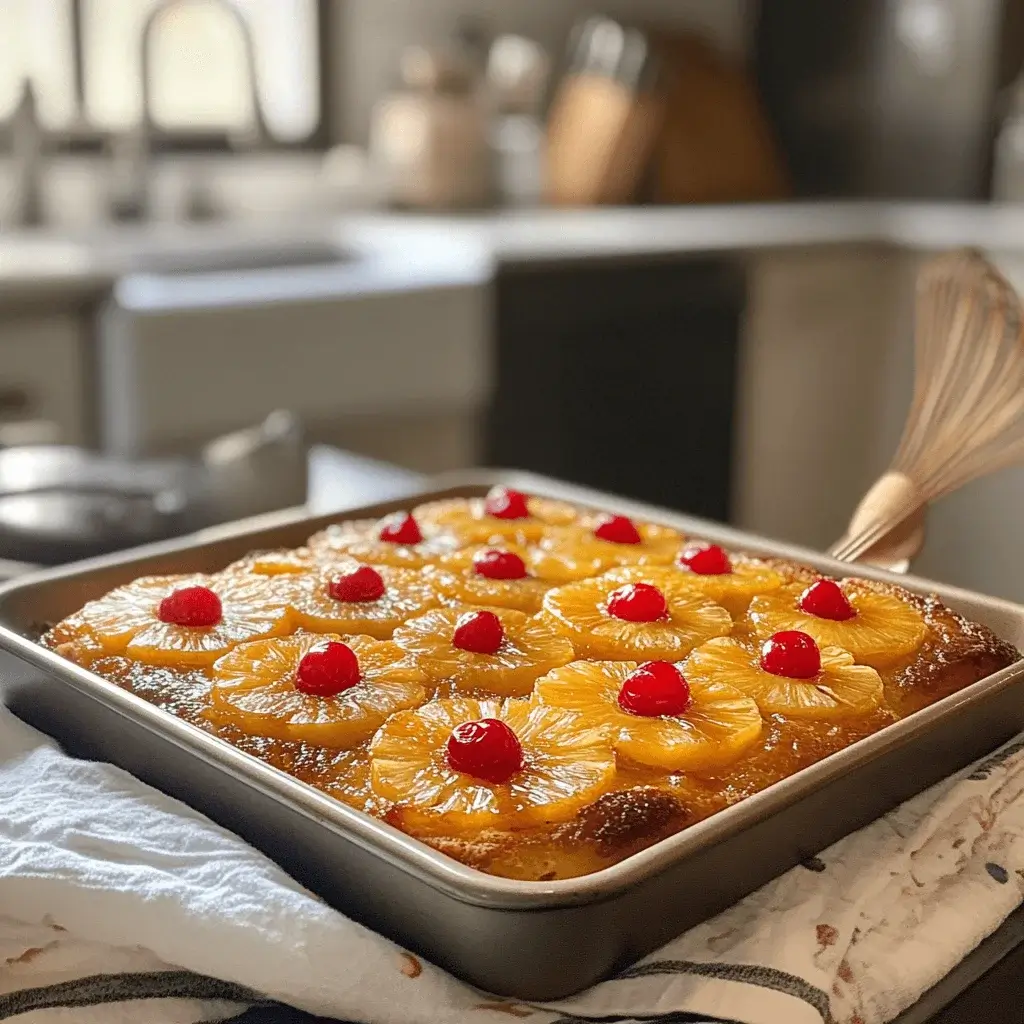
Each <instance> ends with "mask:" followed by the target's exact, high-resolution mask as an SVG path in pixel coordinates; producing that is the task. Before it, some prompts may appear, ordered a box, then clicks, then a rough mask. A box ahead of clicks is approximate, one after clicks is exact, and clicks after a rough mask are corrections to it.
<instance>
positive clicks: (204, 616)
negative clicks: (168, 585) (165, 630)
mask: <svg viewBox="0 0 1024 1024" xmlns="http://www.w3.org/2000/svg"><path fill="white" fill-rule="evenodd" d="M223 615H224V609H223V608H222V607H221V603H220V598H219V597H218V596H217V595H216V594H215V593H214V592H213V591H212V590H211V589H210V588H209V587H181V588H180V589H179V590H174V591H172V592H171V593H170V594H168V595H167V596H166V597H165V598H164V599H163V600H162V601H161V602H160V607H159V608H158V609H157V617H158V618H159V619H160V621H161V622H167V623H169V624H170V625H172V626H192V627H194V628H204V627H209V626H216V625H217V623H218V622H220V620H221V618H222V617H223Z"/></svg>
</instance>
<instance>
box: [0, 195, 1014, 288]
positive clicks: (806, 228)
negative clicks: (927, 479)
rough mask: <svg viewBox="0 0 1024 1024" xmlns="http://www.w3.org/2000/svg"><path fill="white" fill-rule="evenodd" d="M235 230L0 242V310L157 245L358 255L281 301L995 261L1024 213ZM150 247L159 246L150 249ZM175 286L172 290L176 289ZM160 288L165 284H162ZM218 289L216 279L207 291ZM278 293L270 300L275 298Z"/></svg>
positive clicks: (12, 237)
mask: <svg viewBox="0 0 1024 1024" xmlns="http://www.w3.org/2000/svg"><path fill="white" fill-rule="evenodd" d="M281 223H283V224H285V225H286V226H283V227H282V226H279V225H275V224H274V223H264V224H261V225H260V226H259V227H258V228H254V227H247V226H244V225H240V224H237V223H227V224H218V225H194V226H193V225H180V226H160V227H148V228H147V227H125V228H118V227H109V228H105V229H104V230H103V231H102V232H96V233H95V234H93V235H78V236H75V237H69V236H63V235H59V234H54V233H47V232H43V231H40V232H32V233H29V232H16V231H14V232H7V233H5V234H4V236H3V237H2V239H0V301H4V300H8V301H17V300H49V299H53V298H54V297H56V296H63V297H67V298H69V299H81V298H87V297H89V296H97V297H98V296H100V295H102V294H103V293H104V292H106V291H108V290H109V289H110V288H111V287H112V286H113V284H114V283H115V282H116V281H118V280H122V279H124V278H126V277H134V276H136V274H137V269H138V268H137V266H136V263H137V260H136V258H135V257H136V253H137V252H138V249H139V247H144V248H145V250H146V251H147V252H150V251H152V247H153V246H154V245H157V246H158V247H163V248H164V249H169V250H174V251H176V252H180V253H186V252H188V251H194V252H202V251H203V250H204V249H205V248H206V247H208V246H212V245H219V246H224V245H238V246H242V245H244V246H252V247H259V246H263V247H265V248H266V249H267V250H268V251H273V250H274V249H275V247H279V246H280V245H282V244H284V243H286V242H289V241H291V242H292V243H294V244H298V243H301V242H306V241H312V242H319V241H323V240H324V239H338V240H341V242H342V244H344V245H347V246H351V247H352V248H353V249H354V251H355V253H356V255H362V256H366V257H368V258H365V259H362V260H360V259H357V260H354V261H352V262H351V263H349V264H345V265H341V266H339V267H326V268H325V267H323V266H306V267H302V266H296V265H291V266H286V267H276V268H265V269H262V270H260V271H259V274H260V278H261V281H260V287H259V289H258V291H259V293H260V294H262V295H264V296H265V297H273V292H274V288H275V287H276V288H278V289H281V290H283V294H284V295H285V296H286V297H293V296H294V295H295V294H297V293H298V294H303V293H304V289H306V288H307V287H308V288H309V289H311V290H312V292H314V293H315V292H317V291H322V290H323V289H328V290H330V291H332V293H335V294H336V293H337V290H338V289H343V290H352V291H360V290H362V291H365V290H367V289H369V290H379V289H385V290H386V289H390V288H401V287H405V286H407V285H410V284H411V286H416V285H428V286H429V284H430V283H431V282H434V281H437V280H438V279H439V277H440V279H444V277H445V276H446V275H448V276H452V275H454V276H455V277H457V278H459V279H461V280H465V279H466V278H467V277H469V278H474V277H476V278H479V279H480V280H481V281H486V280H487V278H488V277H489V274H490V270H491V269H492V267H493V264H494V263H500V264H520V263H539V262H546V261H556V262H558V261H566V260H577V259H589V258H611V259H616V258H617V259H633V258H641V257H648V256H657V255H677V254H688V253H693V254H710V253H749V252H757V251H764V250H772V249H803V248H810V247H818V246H850V245H880V246H891V247H896V248H900V249H907V250H921V251H927V250H934V249H944V248H955V247H958V246H964V245H971V246H977V247H980V248H983V249H986V250H992V251H997V252H1014V251H1020V250H1022V249H1024V205H1020V206H1003V207H1000V206H991V205H982V204H931V203H863V202H855V203H833V202H823V203H793V204H771V205H733V206H720V207H699V206H694V207H636V208H632V207H631V208H616V209H602V210H564V211H563V210H537V211H521V212H520V211H503V212H496V213H487V214H481V215H460V216H455V215H453V216H419V215H400V214H392V213H361V214H352V215H344V216H338V217H335V218H333V219H327V220H326V221H323V220H322V221H320V222H317V223H311V222H310V223H295V222H291V221H287V222H281ZM154 239H155V241H154ZM143 276H144V277H145V279H146V282H147V287H146V288H144V289H143V290H142V292H137V291H133V292H131V294H132V295H135V296H136V297H137V298H138V299H139V300H140V301H155V302H159V301H167V302H170V303H177V302H185V301H190V300H191V299H192V298H193V296H194V297H195V298H197V299H198V300H200V301H204V302H205V301H213V297H214V296H215V295H216V296H218V297H219V298H218V301H220V302H231V301H235V300H236V299H237V301H245V300H246V298H251V297H252V294H251V293H252V291H253V290H252V288H251V285H250V284H249V283H248V282H247V281H246V280H244V279H245V278H246V277H247V275H246V274H244V273H232V274H225V273H218V274H216V276H217V278H218V280H217V282H216V288H213V287H205V288H204V287H202V285H201V283H200V282H199V281H198V279H199V278H200V277H209V276H211V275H209V274H206V273H204V274H180V273H179V274H175V275H167V274H146V275H143ZM172 276H173V277H174V280H173V281H170V280H169V279H170V278H171V277H172ZM158 283H159V287H158ZM210 284H211V285H212V284H213V282H210ZM268 286H269V287H270V292H267V290H266V289H267V287H268Z"/></svg>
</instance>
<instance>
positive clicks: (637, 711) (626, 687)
mask: <svg viewBox="0 0 1024 1024" xmlns="http://www.w3.org/2000/svg"><path fill="white" fill-rule="evenodd" d="M692 700H693V697H692V695H691V694H690V684H689V683H688V682H687V681H686V680H685V679H684V678H683V673H682V672H680V671H679V669H677V668H676V667H675V665H673V664H672V663H671V662H670V661H649V662H647V664H646V665H641V666H640V667H639V668H638V669H636V671H634V672H630V674H629V675H628V676H626V678H625V679H624V680H623V681H622V689H620V690H619V707H620V708H622V710H623V711H628V712H629V713H630V714H632V715H643V716H644V717H645V718H657V717H658V716H659V715H681V714H682V713H683V712H684V711H685V710H686V709H687V708H688V707H689V706H690V704H691V702H692Z"/></svg>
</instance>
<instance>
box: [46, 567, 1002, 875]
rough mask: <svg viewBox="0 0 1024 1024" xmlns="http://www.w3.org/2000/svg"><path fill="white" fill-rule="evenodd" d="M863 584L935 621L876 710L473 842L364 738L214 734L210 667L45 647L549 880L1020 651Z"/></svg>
mask: <svg viewBox="0 0 1024 1024" xmlns="http://www.w3.org/2000/svg"><path fill="white" fill-rule="evenodd" d="M779 567H780V568H783V567H784V569H785V572H786V575H787V576H789V577H790V578H794V577H796V578H800V577H802V576H803V575H804V574H805V573H806V574H807V575H808V576H810V575H811V574H810V571H809V570H804V569H803V568H802V567H798V566H794V565H792V564H791V563H780V564H779ZM858 585H859V586H865V585H867V586H877V587H878V588H879V589H883V590H886V591H888V592H890V593H893V592H895V593H898V594H899V596H900V597H902V598H903V599H904V600H907V601H909V602H912V603H914V604H915V605H916V606H917V607H919V608H920V610H921V612H922V614H923V615H924V617H925V621H926V623H927V626H928V632H927V635H926V638H925V642H924V644H923V646H922V648H921V649H920V650H919V651H918V652H917V654H916V655H914V656H913V657H912V658H909V659H905V660H903V661H902V662H897V663H895V664H893V665H891V666H889V667H888V668H887V669H884V670H882V671H881V676H882V679H883V681H884V684H885V703H884V704H883V705H882V706H881V707H880V708H879V709H877V710H876V711H874V712H872V713H871V714H869V715H864V716H860V717H856V718H850V719H848V720H846V721H843V722H839V723H835V724H829V723H825V722H820V721H810V722H808V721H803V722H798V721H793V720H787V719H785V718H783V717H781V716H779V715H773V716H771V717H770V718H769V719H768V720H767V721H766V723H765V730H764V733H763V742H762V744H761V745H760V746H758V747H756V748H755V749H754V750H753V752H752V753H749V754H747V755H745V756H744V757H742V758H741V759H740V760H738V761H735V762H733V763H732V764H730V765H728V766H727V767H726V768H724V769H722V770H720V771H719V772H717V773H715V774H698V773H687V774H683V773H678V774H673V775H665V774H664V773H657V772H654V771H652V770H651V769H647V768H644V767H642V766H640V765H635V764H630V763H628V762H622V761H620V768H619V776H620V780H621V783H620V785H619V786H618V787H617V789H616V790H615V791H614V792H611V793H607V794H605V795H604V796H603V797H601V798H599V799H598V800H596V801H595V802H594V803H593V804H591V805H590V806H589V807H586V808H584V809H583V810H581V811H580V812H579V814H578V815H577V816H576V817H575V818H574V819H573V820H571V821H570V822H568V823H566V824H562V825H559V826H553V827H540V828H532V829H528V830H522V831H516V832H486V833H481V834H479V835H475V836H472V837H465V836H452V835H448V834H442V833H437V832H431V831H424V830H423V829H422V828H415V827H412V826H411V825H410V823H408V822H406V821H403V819H402V811H401V808H400V807H397V806H391V805H389V804H388V803H387V802H386V801H382V800H380V799H378V798H377V797H375V796H374V795H373V793H372V792H371V790H370V785H369V777H368V776H369V771H368V769H369V765H368V756H367V749H366V745H363V746H362V747H359V748H357V749H355V750H352V751H347V752H342V751H334V750H326V749H323V748H317V747H312V746H309V745H307V744H304V743H284V742H281V741H278V740H271V739H265V738H261V737H256V736H250V735H246V734H243V733H241V732H239V731H237V730H233V729H226V728H219V729H217V730H215V729H214V727H213V725H212V724H211V723H210V722H209V721H208V720H207V718H206V717H205V711H206V708H207V706H208V700H209V691H210V679H209V676H208V675H207V674H206V672H205V671H203V670H191V671H182V670H175V669H168V668H153V667H151V666H147V665H142V664H139V663H136V662H132V661H129V660H127V659H125V658H123V657H100V658H97V657H96V651H95V649H94V648H93V649H91V650H90V648H89V647H88V646H83V645H82V644H81V643H80V640H81V634H77V635H76V634H75V633H73V632H72V633H68V632H65V631H64V630H63V629H62V627H61V626H58V627H56V628H55V629H54V630H52V631H51V632H50V633H49V634H47V635H46V637H44V638H43V643H45V644H46V645H47V646H50V647H53V648H54V649H56V650H58V651H60V652H61V653H63V654H65V655H66V656H68V657H70V658H71V659H72V660H74V661H77V662H79V663H87V664H88V667H90V668H91V669H92V670H93V671H94V672H95V673H97V674H98V675H100V676H103V677H104V678H106V679H108V680H109V681H110V682H112V683H115V684H116V685H118V686H120V687H122V688H124V689H126V690H129V691H131V692H132V693H134V694H136V695H137V696H139V697H142V698H143V699H145V700H147V701H149V702H150V703H152V704H155V705H156V706H158V707H160V708H163V709H164V710H166V711H168V712H170V713H171V714H174V715H177V716H178V717H180V718H183V719H185V720H186V721H188V722H191V723H192V724H193V725H196V726H198V727H199V728H201V729H204V730H205V731H207V732H211V733H214V732H216V735H218V736H219V737H220V738H221V739H222V740H225V741H227V742H229V743H232V744H234V745H235V746H236V747H237V748H239V749H240V750H242V751H244V752H246V753H248V754H250V755H252V756H253V757H257V758H259V759H260V760H261V761H264V762H266V763H267V764H269V765H272V766H273V767H275V768H278V769H280V770H281V771H284V772H287V773H288V774H289V775H292V776H294V777H295V778H298V779H300V780H301V781H303V782H306V783H308V784H309V785H311V786H314V787H315V788H317V789H319V790H321V791H323V792H324V793H328V794H330V795H331V796H333V797H335V798H337V799H339V800H342V801H344V802H345V803H346V804H349V805H350V806H352V807H355V808H357V809H359V810H361V811H364V812H366V813H368V814H372V815H375V816H376V817H378V818H381V819H383V820H385V821H388V822H390V823H391V824H394V825H396V826H397V827H399V828H402V829H403V830H404V831H406V832H408V833H410V834H412V835H415V836H416V837H417V838H419V839H421V840H422V841H423V842H426V843H428V844H429V845H430V846H433V847H434V848H435V849H437V850H440V851H441V852H443V853H446V854H448V855H450V856H452V857H455V858H456V859H458V860H460V861H462V862H464V863H466V864H469V865H471V866H473V867H476V868H479V869H481V870H483V871H486V872H489V873H491V874H495V875H501V876H504V877H508V878H517V879H525V880H533V881H539V880H542V881H547V880H552V879H556V878H573V877H578V876H580V875H584V874H588V873H590V872H592V871H597V870H599V869H601V868H604V867H608V866H609V865H611V864H614V863H617V862H618V861H621V860H623V859H624V858H626V857H628V856H630V855H631V854H633V853H636V852H638V851H639V850H642V849H644V848H646V847H648V846H651V845H653V844H654V843H656V842H658V841H660V840H662V839H664V838H666V837H667V836H669V835H672V834H673V833H676V832H678V831H680V830H681V829H683V828H685V827H686V826H687V825H690V824H692V823H694V822H696V821H700V820H701V819H703V818H706V817H708V816H709V815H711V814H714V813H715V812H716V811H719V810H721V809H723V808H725V807H728V806H730V805H731V804H734V803H736V802H737V801H739V800H742V799H744V798H745V797H747V796H750V795H751V794H753V793H757V792H759V791H760V790H763V789H765V788H767V787H768V786H770V785H772V783H774V782H777V781H779V780H781V779H783V778H786V777H787V776H789V775H792V774H794V773H795V772H797V771H799V770H800V769H802V768H806V767H807V766H808V765H811V764H814V763H815V762H816V761H820V760H821V759H822V758H825V757H827V756H828V755H829V754H833V753H835V752H837V751H839V750H841V749H843V748H844V747H847V746H849V745H850V744H851V743H854V742H855V741H857V740H859V739H862V738H863V737H865V736H869V735H871V734H872V733H874V732H877V731H878V730H879V729H882V728H884V727H885V726H887V725H889V724H891V723H893V722H895V721H898V720H899V719H901V718H904V717H906V716H907V715H909V714H911V713H913V712H914V711H917V710H919V709H920V708H923V707H926V706H927V705H929V704H932V703H934V702H935V701H937V700H940V699H941V698H943V697H946V696H948V695H949V694H951V693H954V692H956V691H957V690H960V689H962V688H963V687H965V686H967V685H969V684H970V683H973V682H976V681H978V680H980V679H983V678H984V677H985V676H987V675H990V674H991V673H993V672H995V671H998V670H999V669H1001V668H1004V667H1006V666H1007V665H1010V664H1012V663H1013V662H1015V661H1016V660H1017V659H1018V658H1019V657H1020V655H1019V654H1018V652H1017V651H1016V650H1015V649H1014V648H1013V647H1012V646H1010V645H1009V644H1007V643H1004V642H1003V641H1001V640H999V639H998V638H997V637H995V635H994V634H992V632H991V631H990V630H988V629H987V628H985V627H983V626H979V625H977V624H974V623H971V622H968V621H966V620H964V619H963V618H961V617H960V616H959V615H956V614H955V613H954V612H952V611H950V610H949V609H948V608H946V607H945V606H944V605H943V604H942V603H941V602H940V601H938V599H937V598H927V597H920V596H917V595H913V594H910V593H909V592H907V591H904V590H902V589H900V588H894V587H891V586H889V585H886V584H865V582H864V581H858ZM733 635H734V636H735V637H736V638H737V639H739V640H741V641H742V640H744V639H749V637H748V636H746V635H745V632H744V628H743V623H742V622H739V623H737V628H736V630H735V631H734V634H733ZM73 638H74V639H73ZM69 641H70V642H69ZM75 641H78V642H75ZM449 693H450V687H449V686H447V685H442V686H440V687H439V688H438V691H437V693H436V695H438V696H447V695H449Z"/></svg>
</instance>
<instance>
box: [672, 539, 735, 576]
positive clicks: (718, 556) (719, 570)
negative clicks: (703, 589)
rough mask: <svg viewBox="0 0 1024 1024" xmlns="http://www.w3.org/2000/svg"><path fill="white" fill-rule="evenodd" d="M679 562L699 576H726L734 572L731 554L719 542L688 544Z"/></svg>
mask: <svg viewBox="0 0 1024 1024" xmlns="http://www.w3.org/2000/svg"><path fill="white" fill-rule="evenodd" d="M679 564H680V565H682V566H685V567H686V568H687V569H689V570H690V572H695V573H697V575H698V576H725V575H726V574H728V573H731V572H732V562H730V561H729V556H728V555H727V554H726V553H725V552H724V551H723V550H722V549H721V548H720V547H719V546H718V545H717V544H688V545H687V546H686V547H685V548H683V550H682V552H681V554H680V555H679Z"/></svg>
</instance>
